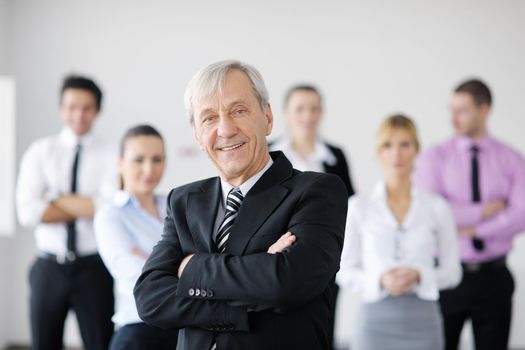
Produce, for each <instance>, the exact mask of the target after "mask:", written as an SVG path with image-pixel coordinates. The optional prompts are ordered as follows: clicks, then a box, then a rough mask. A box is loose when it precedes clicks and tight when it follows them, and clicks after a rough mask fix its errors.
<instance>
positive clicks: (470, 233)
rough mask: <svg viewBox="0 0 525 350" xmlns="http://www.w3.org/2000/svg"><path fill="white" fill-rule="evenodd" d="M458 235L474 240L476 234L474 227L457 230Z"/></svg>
mask: <svg viewBox="0 0 525 350" xmlns="http://www.w3.org/2000/svg"><path fill="white" fill-rule="evenodd" d="M458 234H459V235H460V236H464V237H470V238H476V234H477V232H476V227H475V226H467V227H462V228H460V229H459V231H458Z"/></svg>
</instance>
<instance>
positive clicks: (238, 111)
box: [233, 109, 246, 115]
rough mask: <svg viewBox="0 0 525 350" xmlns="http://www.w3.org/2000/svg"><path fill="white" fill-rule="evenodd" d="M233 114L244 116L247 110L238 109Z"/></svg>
mask: <svg viewBox="0 0 525 350" xmlns="http://www.w3.org/2000/svg"><path fill="white" fill-rule="evenodd" d="M233 113H234V114H236V115H242V114H244V113H246V109H236V110H235V111H234V112H233Z"/></svg>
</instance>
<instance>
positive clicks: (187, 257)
mask: <svg viewBox="0 0 525 350" xmlns="http://www.w3.org/2000/svg"><path fill="white" fill-rule="evenodd" d="M193 255H195V254H190V255H188V256H186V257H185V258H184V259H182V261H181V263H180V265H179V271H178V272H177V277H179V278H180V276H182V273H183V272H184V269H185V268H186V265H188V263H189V262H190V259H191V258H192V257H193Z"/></svg>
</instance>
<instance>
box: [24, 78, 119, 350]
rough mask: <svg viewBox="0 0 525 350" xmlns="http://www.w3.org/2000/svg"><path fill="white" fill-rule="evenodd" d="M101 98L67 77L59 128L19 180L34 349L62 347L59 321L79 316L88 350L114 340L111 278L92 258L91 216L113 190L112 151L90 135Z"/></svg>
mask: <svg viewBox="0 0 525 350" xmlns="http://www.w3.org/2000/svg"><path fill="white" fill-rule="evenodd" d="M101 102H102V92H101V91H100V89H99V88H98V86H97V85H96V84H95V83H94V82H93V81H92V80H90V79H87V78H84V77H80V76H68V77H66V79H65V80H64V83H63V85H62V90H61V95H60V110H61V114H62V118H63V121H64V128H63V129H62V131H61V132H60V134H58V135H53V136H48V137H44V138H42V139H40V140H37V141H35V142H33V144H31V145H30V146H29V148H28V150H27V151H26V152H25V154H24V156H23V158H22V160H21V163H20V171H19V174H18V183H17V190H16V204H17V214H18V218H19V221H20V223H21V225H23V226H25V227H31V228H34V232H35V237H36V245H37V248H38V257H37V259H36V261H35V262H34V264H33V266H32V267H31V271H30V277H29V280H30V286H31V298H30V299H31V302H30V309H31V334H32V343H33V349H35V350H55V349H62V337H63V331H64V321H65V319H66V316H67V314H68V312H69V310H73V311H74V312H75V314H76V317H77V320H78V324H79V327H80V334H81V336H82V340H83V342H84V346H85V348H86V350H106V349H107V347H108V344H109V340H110V338H111V336H112V334H113V324H112V322H111V317H112V315H113V304H114V298H113V280H112V278H111V276H110V274H109V273H108V271H107V270H106V268H105V267H104V264H103V263H102V260H101V259H100V257H99V255H98V254H97V247H96V242H95V236H94V233H93V223H92V219H93V214H94V211H95V209H96V207H98V206H99V205H100V204H101V203H102V202H104V201H105V200H106V199H107V198H110V197H111V195H112V194H113V192H114V191H116V189H117V185H118V179H117V175H116V169H115V159H116V152H114V150H112V149H111V148H110V147H108V146H107V145H106V144H105V143H103V142H100V140H98V139H96V138H95V136H94V135H93V134H92V125H93V122H94V121H95V119H96V116H97V114H98V112H99V111H100V108H101Z"/></svg>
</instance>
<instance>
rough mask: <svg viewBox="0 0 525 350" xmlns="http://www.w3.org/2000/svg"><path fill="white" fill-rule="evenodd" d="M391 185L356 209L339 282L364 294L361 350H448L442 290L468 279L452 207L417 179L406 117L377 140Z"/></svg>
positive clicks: (414, 140) (387, 125)
mask: <svg viewBox="0 0 525 350" xmlns="http://www.w3.org/2000/svg"><path fill="white" fill-rule="evenodd" d="M377 150H378V157H379V160H380V163H381V165H382V168H383V174H384V180H383V181H381V182H380V183H379V184H377V185H376V187H375V188H374V190H373V191H372V192H371V193H370V194H367V195H358V196H356V197H354V198H352V199H351V200H350V202H349V209H348V210H349V211H348V217H347V226H346V234H345V245H344V249H343V253H342V258H341V270H340V272H339V273H338V276H337V281H338V282H339V284H340V285H341V286H343V287H351V288H353V289H354V290H358V291H360V293H361V295H362V301H363V303H362V305H361V309H360V322H358V326H357V327H358V328H357V330H356V333H355V334H356V335H355V339H354V343H353V348H355V349H357V350H369V349H370V350H371V349H392V350H393V349H400V350H411V349H414V350H421V349H425V350H442V349H443V346H444V345H443V343H444V342H443V325H442V318H441V314H440V310H439V305H438V299H439V290H440V289H446V288H452V287H454V286H455V285H457V284H458V283H459V281H460V279H461V266H460V261H459V254H458V242H457V238H456V228H455V224H454V219H453V216H452V213H451V210H450V209H449V207H448V205H447V203H446V202H445V200H443V199H442V198H441V197H438V196H436V195H433V194H431V193H427V192H425V191H422V190H420V189H418V188H417V187H415V186H414V185H413V183H412V180H411V174H412V170H413V164H414V160H415V158H416V156H417V153H418V151H419V141H418V137H417V130H416V127H415V125H414V123H413V122H412V121H411V120H410V119H409V118H407V117H405V116H403V115H395V116H392V117H389V118H387V119H386V120H385V121H384V122H383V123H382V125H381V127H380V129H379V132H378V137H377Z"/></svg>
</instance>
